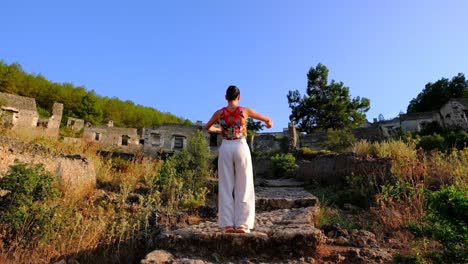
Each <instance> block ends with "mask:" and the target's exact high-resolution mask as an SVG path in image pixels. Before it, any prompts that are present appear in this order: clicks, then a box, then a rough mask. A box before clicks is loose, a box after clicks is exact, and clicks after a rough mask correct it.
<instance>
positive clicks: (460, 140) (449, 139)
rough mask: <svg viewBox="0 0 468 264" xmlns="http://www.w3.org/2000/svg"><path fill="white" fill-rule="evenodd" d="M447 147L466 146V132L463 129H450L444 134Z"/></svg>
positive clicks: (467, 141)
mask: <svg viewBox="0 0 468 264" xmlns="http://www.w3.org/2000/svg"><path fill="white" fill-rule="evenodd" d="M445 143H446V145H447V148H457V149H464V148H466V147H468V133H467V132H465V131H459V132H455V131H450V132H449V133H447V134H446V135H445Z"/></svg>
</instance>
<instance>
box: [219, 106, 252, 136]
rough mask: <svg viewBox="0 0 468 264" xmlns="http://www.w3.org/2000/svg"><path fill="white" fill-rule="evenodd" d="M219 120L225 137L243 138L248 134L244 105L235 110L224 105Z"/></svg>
mask: <svg viewBox="0 0 468 264" xmlns="http://www.w3.org/2000/svg"><path fill="white" fill-rule="evenodd" d="M222 111H223V112H222V114H221V117H220V120H219V124H220V125H221V135H222V136H223V138H224V139H228V140H233V139H241V138H245V137H246V136H247V123H246V119H245V117H244V114H243V113H242V107H240V106H238V107H237V108H236V109H235V110H234V111H229V109H227V108H226V107H223V109H222Z"/></svg>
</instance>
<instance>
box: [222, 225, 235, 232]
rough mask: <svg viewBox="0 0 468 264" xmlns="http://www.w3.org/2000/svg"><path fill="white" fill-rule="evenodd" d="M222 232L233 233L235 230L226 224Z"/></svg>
mask: <svg viewBox="0 0 468 264" xmlns="http://www.w3.org/2000/svg"><path fill="white" fill-rule="evenodd" d="M224 232H225V233H234V232H235V230H234V227H233V226H226V227H224Z"/></svg>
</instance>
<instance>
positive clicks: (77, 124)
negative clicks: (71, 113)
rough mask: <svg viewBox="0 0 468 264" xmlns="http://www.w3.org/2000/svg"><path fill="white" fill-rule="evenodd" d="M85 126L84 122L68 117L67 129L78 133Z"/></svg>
mask: <svg viewBox="0 0 468 264" xmlns="http://www.w3.org/2000/svg"><path fill="white" fill-rule="evenodd" d="M84 126H85V123H84V120H83V119H79V118H74V117H68V119H67V127H69V128H71V129H72V130H73V131H79V130H81V129H83V128H84Z"/></svg>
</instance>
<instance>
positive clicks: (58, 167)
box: [0, 136, 96, 198]
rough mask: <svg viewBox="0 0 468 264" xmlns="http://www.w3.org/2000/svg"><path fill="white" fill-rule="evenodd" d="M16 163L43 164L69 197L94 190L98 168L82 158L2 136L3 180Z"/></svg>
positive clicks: (1, 174) (0, 140)
mask: <svg viewBox="0 0 468 264" xmlns="http://www.w3.org/2000/svg"><path fill="white" fill-rule="evenodd" d="M15 160H18V161H20V162H24V163H28V164H43V165H44V168H45V169H46V171H48V172H51V173H52V174H54V175H55V176H56V177H57V179H58V183H59V187H60V189H61V190H62V191H63V192H64V193H65V195H66V196H67V197H73V198H82V197H85V196H86V195H87V194H89V193H90V192H91V191H92V190H94V188H95V186H96V172H95V170H94V166H93V165H92V163H90V162H89V161H88V160H86V159H85V158H82V157H81V156H79V155H76V156H71V155H70V156H67V155H63V154H60V153H55V152H54V151H52V150H50V149H48V148H46V147H43V146H41V145H37V144H29V143H24V142H22V141H20V140H18V139H11V138H7V137H2V136H0V178H1V177H3V176H4V175H6V173H7V172H8V168H9V166H11V165H13V164H15Z"/></svg>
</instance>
